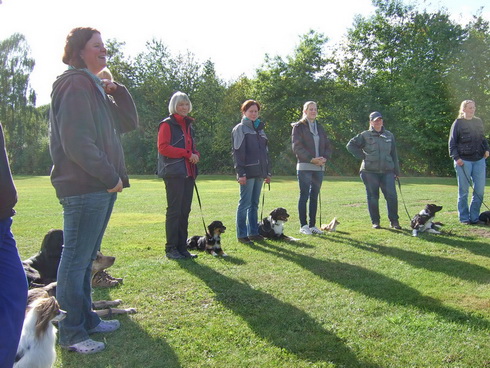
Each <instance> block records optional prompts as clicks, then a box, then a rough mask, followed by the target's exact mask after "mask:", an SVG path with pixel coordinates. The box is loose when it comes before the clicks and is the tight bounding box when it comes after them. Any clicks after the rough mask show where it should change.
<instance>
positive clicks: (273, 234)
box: [259, 207, 298, 241]
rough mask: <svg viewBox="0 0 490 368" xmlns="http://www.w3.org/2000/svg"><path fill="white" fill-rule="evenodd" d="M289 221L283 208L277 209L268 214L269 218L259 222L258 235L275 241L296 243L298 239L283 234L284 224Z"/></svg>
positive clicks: (287, 214)
mask: <svg viewBox="0 0 490 368" xmlns="http://www.w3.org/2000/svg"><path fill="white" fill-rule="evenodd" d="M288 219H289V213H288V211H286V209H285V208H282V207H278V208H276V209H274V210H272V212H271V213H270V214H269V216H267V217H265V218H264V219H262V221H261V222H259V234H260V235H262V236H263V237H264V238H269V239H276V240H288V241H296V240H298V239H296V238H292V237H290V236H287V235H285V234H284V224H285V223H286V222H287V221H288Z"/></svg>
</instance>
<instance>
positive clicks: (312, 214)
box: [298, 170, 323, 227]
mask: <svg viewBox="0 0 490 368" xmlns="http://www.w3.org/2000/svg"><path fill="white" fill-rule="evenodd" d="M322 181H323V171H312V170H298V183H299V201H298V214H299V222H300V224H301V226H304V225H308V226H309V227H313V226H315V225H316V212H317V207H318V195H319V194H320V189H321V187H322ZM308 200H309V222H308V223H307V222H306V203H307V202H308Z"/></svg>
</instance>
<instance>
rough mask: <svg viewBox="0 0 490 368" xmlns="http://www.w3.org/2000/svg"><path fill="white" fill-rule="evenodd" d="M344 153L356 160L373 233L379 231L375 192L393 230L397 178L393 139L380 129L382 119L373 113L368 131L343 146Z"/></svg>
mask: <svg viewBox="0 0 490 368" xmlns="http://www.w3.org/2000/svg"><path fill="white" fill-rule="evenodd" d="M347 150H348V151H349V152H350V153H352V155H353V156H354V157H356V158H358V159H360V160H362V164H361V179H362V181H363V183H364V186H365V187H366V194H367V201H368V210H369V215H370V217H371V222H372V227H373V229H380V228H381V226H380V216H379V189H380V188H381V191H382V192H383V195H384V197H385V199H386V206H387V208H388V218H389V220H390V226H391V227H392V228H393V229H398V230H399V229H401V227H400V224H399V223H398V197H397V195H396V186H395V178H396V177H398V176H399V175H400V167H399V164H398V155H397V153H396V145H395V137H394V136H393V134H392V133H391V132H390V131H388V130H386V129H385V128H384V126H383V117H382V116H381V114H380V113H379V112H377V111H374V112H372V113H371V114H370V115H369V130H365V131H363V132H362V133H359V134H358V135H356V136H355V137H354V138H352V139H351V140H350V141H349V143H347Z"/></svg>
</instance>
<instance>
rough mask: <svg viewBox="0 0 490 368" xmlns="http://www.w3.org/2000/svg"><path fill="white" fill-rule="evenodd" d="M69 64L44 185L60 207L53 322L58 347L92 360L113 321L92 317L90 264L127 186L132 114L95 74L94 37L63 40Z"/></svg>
mask: <svg viewBox="0 0 490 368" xmlns="http://www.w3.org/2000/svg"><path fill="white" fill-rule="evenodd" d="M63 62H64V63H65V64H67V65H68V70H67V71H65V72H64V73H63V74H62V75H61V76H60V77H58V79H57V80H56V81H55V83H54V84H53V92H52V94H51V108H50V117H49V120H50V153H51V158H52V160H53V164H54V165H53V168H52V171H51V182H52V184H53V186H54V188H55V190H56V195H57V196H58V198H59V200H60V203H61V205H62V206H63V237H64V247H63V254H62V256H61V261H60V265H59V268H58V279H57V281H58V285H57V288H56V298H57V299H58V301H59V303H60V306H61V308H62V309H64V310H65V311H66V312H67V316H66V318H65V319H64V320H63V321H61V322H60V323H59V332H60V338H59V342H60V345H61V346H62V347H64V348H66V349H68V350H71V351H76V352H78V353H82V354H91V353H96V352H98V351H101V350H103V349H104V348H105V344H104V343H103V342H98V341H94V340H92V339H90V338H89V334H92V333H95V332H111V331H114V330H116V329H118V328H119V321H118V320H112V321H102V320H101V319H100V318H99V316H98V315H97V314H96V313H95V312H93V311H92V295H91V279H92V261H93V260H94V259H95V257H96V255H97V251H98V250H100V245H101V242H102V238H103V236H104V232H105V229H106V226H107V224H108V222H109V218H110V216H111V213H112V209H113V206H114V202H115V201H116V197H117V193H118V192H121V191H122V190H123V188H124V187H128V186H129V180H128V175H127V173H126V166H125V163H124V154H123V149H122V145H121V140H120V133H124V132H127V131H130V130H133V129H135V128H136V127H137V125H138V116H137V113H136V107H135V105H134V102H133V99H132V98H131V95H130V94H129V92H128V91H127V89H126V88H125V87H124V86H122V85H120V84H118V83H113V82H111V83H102V81H101V80H100V79H99V78H98V77H97V76H96V74H97V73H99V72H100V71H101V70H102V69H103V68H104V67H105V66H106V49H105V47H104V43H103V41H102V38H101V35H100V32H99V31H97V30H96V29H93V28H85V27H84V28H75V29H73V30H72V31H71V32H70V34H68V36H67V38H66V44H65V52H64V55H63Z"/></svg>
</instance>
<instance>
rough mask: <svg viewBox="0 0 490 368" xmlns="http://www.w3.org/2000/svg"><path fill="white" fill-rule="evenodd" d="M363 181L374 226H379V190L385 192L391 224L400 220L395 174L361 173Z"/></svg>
mask: <svg viewBox="0 0 490 368" xmlns="http://www.w3.org/2000/svg"><path fill="white" fill-rule="evenodd" d="M361 179H362V181H363V182H364V185H365V187H366V194H367V202H368V210H369V215H370V216H371V222H372V223H373V224H379V220H380V216H379V190H380V189H381V191H382V192H383V195H384V197H385V199H386V207H387V208H388V218H389V219H390V221H391V222H394V221H397V220H398V197H397V195H396V186H395V174H394V173H393V172H387V173H373V172H367V171H361Z"/></svg>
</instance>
